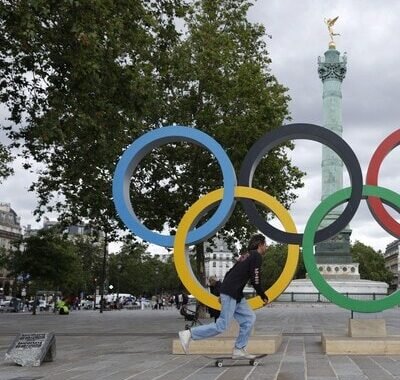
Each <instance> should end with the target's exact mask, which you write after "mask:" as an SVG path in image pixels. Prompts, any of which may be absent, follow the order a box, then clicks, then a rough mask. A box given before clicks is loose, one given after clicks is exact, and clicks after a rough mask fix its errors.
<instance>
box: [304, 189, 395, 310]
mask: <svg viewBox="0 0 400 380" xmlns="http://www.w3.org/2000/svg"><path fill="white" fill-rule="evenodd" d="M350 195H351V187H347V188H345V189H342V190H339V191H337V192H335V193H333V194H332V195H330V196H329V197H328V198H326V199H325V200H323V201H322V202H321V204H320V205H319V206H318V207H317V208H316V209H315V211H314V212H313V213H312V215H311V217H310V219H309V220H308V222H307V226H306V228H305V231H304V237H303V258H304V264H305V267H306V269H307V272H308V275H309V277H310V279H311V281H312V282H313V284H314V285H315V287H316V288H317V289H318V290H319V291H320V292H321V294H323V295H324V296H325V297H326V298H327V299H328V300H330V301H331V302H333V303H334V304H336V305H338V306H341V307H343V308H345V309H348V310H353V311H357V312H361V313H375V312H379V311H382V310H386V309H390V308H392V307H394V306H396V305H398V304H400V290H397V291H395V292H394V293H392V294H391V295H389V296H387V297H385V298H383V299H380V300H375V301H362V300H355V299H352V298H349V297H346V296H344V295H342V294H340V293H338V292H337V291H336V290H335V289H333V288H332V287H331V286H330V285H329V284H328V282H327V281H326V280H325V279H324V277H323V276H322V275H321V273H320V272H319V270H318V268H317V265H316V262H315V257H314V236H315V231H317V229H318V227H319V225H320V223H321V221H322V220H323V219H324V217H325V216H326V215H327V214H328V212H329V211H331V210H332V209H334V208H335V207H337V206H339V205H340V204H342V203H344V202H346V201H347V200H348V199H349V198H350ZM362 195H363V198H366V197H368V196H375V197H379V198H381V199H383V200H386V201H388V202H390V203H392V204H394V205H395V206H397V207H400V196H399V194H397V193H395V192H394V191H391V190H389V189H386V188H384V187H380V186H369V185H364V186H363V193H362Z"/></svg>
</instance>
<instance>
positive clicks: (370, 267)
mask: <svg viewBox="0 0 400 380" xmlns="http://www.w3.org/2000/svg"><path fill="white" fill-rule="evenodd" d="M351 255H352V257H353V260H354V261H355V262H357V263H360V266H359V271H360V276H361V278H363V279H367V280H372V281H383V282H386V283H388V284H390V283H391V282H392V280H393V273H392V272H390V271H389V270H388V269H386V267H385V259H384V258H383V256H382V255H381V254H380V253H378V252H376V251H375V250H374V249H373V248H372V247H370V246H367V245H365V244H363V243H361V242H359V241H356V242H355V243H354V244H353V245H352V246H351Z"/></svg>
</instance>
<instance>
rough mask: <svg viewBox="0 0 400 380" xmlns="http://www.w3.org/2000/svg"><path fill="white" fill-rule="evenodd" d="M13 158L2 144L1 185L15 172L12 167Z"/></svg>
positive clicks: (0, 161)
mask: <svg viewBox="0 0 400 380" xmlns="http://www.w3.org/2000/svg"><path fill="white" fill-rule="evenodd" d="M11 162H12V156H11V153H10V151H9V150H8V149H7V147H6V146H4V145H2V144H0V184H1V182H2V181H3V180H4V179H5V178H7V177H8V176H9V175H11V174H13V172H14V170H13V168H12V167H11V166H10V164H11Z"/></svg>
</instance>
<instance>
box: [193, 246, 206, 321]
mask: <svg viewBox="0 0 400 380" xmlns="http://www.w3.org/2000/svg"><path fill="white" fill-rule="evenodd" d="M205 269H206V268H205V260H204V243H200V244H197V245H196V271H197V275H198V280H199V281H200V284H201V285H203V286H204V287H206V270H205ZM206 313H207V310H206V306H205V305H201V306H200V309H199V318H206V317H207V315H206Z"/></svg>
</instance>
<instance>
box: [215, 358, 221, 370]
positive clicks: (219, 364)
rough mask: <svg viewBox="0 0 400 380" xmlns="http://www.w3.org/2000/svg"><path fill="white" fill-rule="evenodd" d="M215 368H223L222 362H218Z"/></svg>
mask: <svg viewBox="0 0 400 380" xmlns="http://www.w3.org/2000/svg"><path fill="white" fill-rule="evenodd" d="M215 366H216V367H219V368H221V367H222V361H219V360H217V361H216V362H215Z"/></svg>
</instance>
